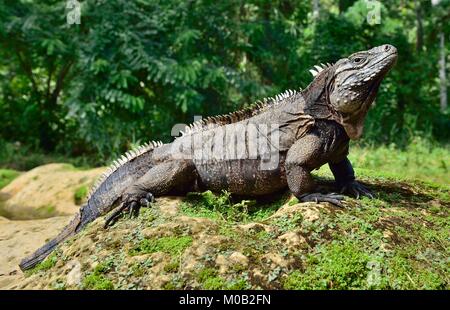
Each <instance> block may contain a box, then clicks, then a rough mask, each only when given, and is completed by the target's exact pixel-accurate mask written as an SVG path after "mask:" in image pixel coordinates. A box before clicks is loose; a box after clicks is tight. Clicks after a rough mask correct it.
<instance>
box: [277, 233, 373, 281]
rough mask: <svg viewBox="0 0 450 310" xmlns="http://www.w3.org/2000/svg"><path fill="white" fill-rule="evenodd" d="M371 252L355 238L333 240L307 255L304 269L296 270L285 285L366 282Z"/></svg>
mask: <svg viewBox="0 0 450 310" xmlns="http://www.w3.org/2000/svg"><path fill="white" fill-rule="evenodd" d="M368 262H369V256H368V255H367V253H365V252H364V251H363V250H362V249H361V247H360V246H359V245H358V244H356V243H353V242H350V241H348V242H345V243H338V242H332V243H331V244H327V245H324V246H321V247H319V249H318V251H317V252H316V253H314V254H311V255H310V256H309V258H308V262H307V266H306V269H305V270H304V271H294V272H292V273H291V274H290V275H289V276H288V277H287V279H286V280H285V281H284V288H285V289H354V288H360V287H364V286H365V284H366V282H367V273H368V271H369V270H368V268H367V263H368Z"/></svg>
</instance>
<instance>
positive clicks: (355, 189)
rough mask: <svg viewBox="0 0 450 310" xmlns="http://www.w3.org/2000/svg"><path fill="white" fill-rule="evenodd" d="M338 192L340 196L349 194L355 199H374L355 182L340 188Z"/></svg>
mask: <svg viewBox="0 0 450 310" xmlns="http://www.w3.org/2000/svg"><path fill="white" fill-rule="evenodd" d="M340 192H341V194H349V195H351V196H353V197H355V198H356V199H359V198H360V197H368V198H370V199H373V198H374V197H373V194H372V193H371V191H370V190H369V189H367V188H366V187H365V186H364V185H362V184H360V183H359V182H357V181H352V182H350V183H347V184H346V185H344V186H343V187H342V188H341V191H340Z"/></svg>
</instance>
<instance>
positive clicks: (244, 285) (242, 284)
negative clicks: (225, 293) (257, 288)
mask: <svg viewBox="0 0 450 310" xmlns="http://www.w3.org/2000/svg"><path fill="white" fill-rule="evenodd" d="M226 287H227V289H228V290H248V289H250V288H251V284H250V283H249V282H248V281H247V280H246V279H238V280H235V281H230V282H227V283H226Z"/></svg>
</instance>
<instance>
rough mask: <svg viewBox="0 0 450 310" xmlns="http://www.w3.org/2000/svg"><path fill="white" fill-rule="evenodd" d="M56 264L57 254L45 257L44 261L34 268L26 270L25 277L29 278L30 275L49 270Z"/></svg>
mask: <svg viewBox="0 0 450 310" xmlns="http://www.w3.org/2000/svg"><path fill="white" fill-rule="evenodd" d="M57 262H58V256H57V252H54V253H52V254H51V255H50V256H49V257H47V258H46V259H45V260H44V261H42V262H40V263H39V264H37V265H36V266H35V267H34V268H32V269H30V270H27V271H26V272H25V275H26V276H30V275H32V274H35V273H38V272H41V271H47V270H49V269H51V268H52V267H53V266H55V265H56V263H57Z"/></svg>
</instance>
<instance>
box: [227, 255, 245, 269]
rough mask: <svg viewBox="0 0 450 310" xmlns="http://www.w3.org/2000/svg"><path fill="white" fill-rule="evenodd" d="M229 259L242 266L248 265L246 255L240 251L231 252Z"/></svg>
mask: <svg viewBox="0 0 450 310" xmlns="http://www.w3.org/2000/svg"><path fill="white" fill-rule="evenodd" d="M229 259H230V261H231V262H232V263H233V264H236V265H240V266H242V267H247V266H248V258H247V256H245V255H244V254H242V253H241V252H233V253H231V255H230V257H229Z"/></svg>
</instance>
